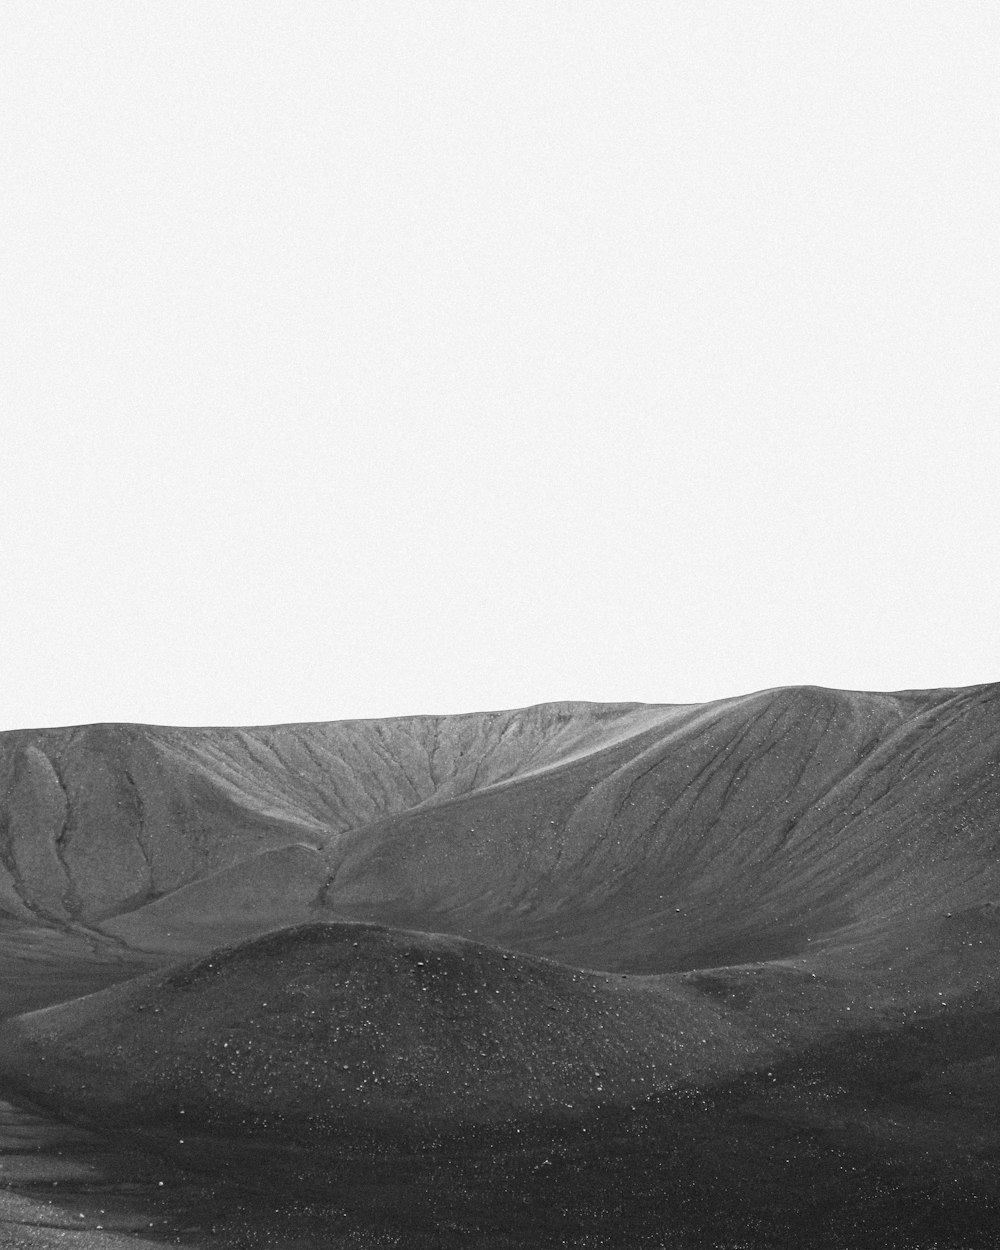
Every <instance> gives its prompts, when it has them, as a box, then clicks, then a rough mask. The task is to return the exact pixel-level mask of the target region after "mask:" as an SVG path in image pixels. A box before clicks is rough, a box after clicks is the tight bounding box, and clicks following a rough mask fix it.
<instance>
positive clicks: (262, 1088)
mask: <svg viewBox="0 0 1000 1250" xmlns="http://www.w3.org/2000/svg"><path fill="white" fill-rule="evenodd" d="M763 1045H764V1042H763V1039H762V1038H761V1037H758V1036H756V1035H755V1032H754V1030H753V1029H751V1028H748V1027H746V1026H743V1027H741V1026H740V1024H739V1023H738V1022H737V1021H736V1020H735V1019H732V1018H729V1017H728V1016H727V1014H726V1013H725V1012H724V1010H723V1008H722V1007H721V1006H720V1005H719V1003H718V1002H717V1001H716V999H715V998H714V997H712V996H706V995H704V994H702V993H700V992H699V991H698V990H697V989H695V988H694V987H692V986H688V985H684V984H682V983H680V982H678V981H676V980H674V979H666V978H656V977H654V978H631V979H630V978H629V977H626V976H618V975H613V974H603V973H584V972H581V971H578V970H575V969H570V968H566V967H564V966H562V965H560V964H556V963H552V962H550V961H548V960H540V959H534V958H530V957H527V956H523V955H517V954H515V953H513V952H509V951H499V950H496V949H493V948H491V947H487V946H483V945H480V944H479V943H474V942H469V941H465V940H463V939H459V938H453V937H446V936H442V935H436V934H426V933H414V932H402V931H398V930H395V931H394V930H389V929H385V928H383V927H381V926H374V925H363V924H317V925H307V926H303V927H300V928H293V929H284V930H281V931H279V932H277V933H274V934H271V935H269V936H267V937H263V938H257V939H256V940H254V941H251V942H248V943H245V944H243V945H241V946H238V947H235V948H231V949H227V950H223V951H220V952H217V953H216V954H214V955H212V956H209V957H208V958H206V959H202V960H199V961H197V962H194V963H190V964H185V965H182V966H179V967H177V968H174V969H172V970H170V971H169V972H165V973H154V974H152V975H147V976H144V977H140V978H139V979H137V980H133V981H130V982H128V983H127V984H125V985H119V986H114V987H112V988H110V989H107V990H103V991H101V992H99V993H95V994H91V995H89V996H87V997H84V998H80V999H77V1000H75V1001H73V1002H69V1003H65V1004H62V1005H60V1006H56V1007H49V1008H46V1009H44V1010H42V1011H37V1012H33V1013H31V1014H29V1015H25V1016H21V1017H18V1018H17V1019H15V1020H12V1021H10V1022H9V1023H7V1024H6V1026H4V1027H3V1029H2V1032H0V1069H2V1070H3V1072H4V1073H5V1074H6V1077H7V1079H8V1081H10V1082H11V1083H12V1084H14V1085H15V1086H17V1087H19V1088H21V1089H22V1090H23V1091H24V1092H26V1093H28V1094H29V1095H30V1097H31V1098H32V1099H33V1100H34V1101H35V1102H37V1103H39V1104H42V1105H45V1106H47V1107H49V1108H51V1109H53V1110H57V1111H59V1112H61V1113H64V1114H67V1115H70V1116H72V1117H75V1118H77V1119H81V1120H86V1121H88V1122H89V1123H92V1124H94V1125H96V1126H105V1127H112V1128H114V1129H115V1130H117V1131H121V1130H126V1131H128V1132H134V1133H137V1134H141V1135H147V1136H151V1137H154V1138H155V1139H156V1140H157V1141H158V1142H161V1143H162V1144H163V1145H164V1146H165V1147H167V1148H169V1149H174V1148H176V1147H178V1146H179V1145H181V1144H185V1145H189V1146H191V1145H193V1143H194V1139H195V1137H196V1136H197V1135H199V1134H209V1135H212V1134H216V1135H218V1136H220V1137H221V1136H240V1137H242V1138H244V1139H248V1138H249V1139H253V1138H257V1137H259V1138H260V1139H261V1140H262V1141H264V1140H268V1141H282V1142H286V1143H287V1142H298V1143H300V1144H301V1145H302V1146H303V1147H304V1148H305V1147H311V1146H312V1145H313V1144H315V1142H316V1141H320V1140H321V1141H322V1142H323V1143H324V1144H325V1145H326V1146H327V1147H329V1148H333V1149H336V1148H337V1147H338V1146H344V1147H346V1148H351V1147H352V1146H353V1145H355V1144H356V1142H357V1140H358V1137H359V1135H361V1136H363V1135H364V1134H365V1133H367V1132H369V1131H370V1130H372V1129H373V1128H376V1127H378V1128H379V1129H380V1130H392V1131H394V1132H397V1133H403V1134H404V1135H412V1134H413V1132H415V1131H418V1130H419V1131H420V1132H432V1131H440V1130H441V1128H442V1127H447V1126H454V1125H463V1124H481V1123H489V1122H494V1121H497V1120H510V1119H515V1118H518V1117H524V1116H529V1115H533V1114H536V1113H544V1114H555V1115H565V1114H566V1113H576V1114H578V1113H580V1112H582V1111H587V1110H589V1109H591V1108H593V1107H594V1106H600V1105H606V1104H607V1105H611V1104H615V1105H631V1104H634V1103H636V1102H637V1101H640V1100H641V1099H643V1098H644V1097H646V1096H647V1095H648V1094H650V1093H652V1092H654V1091H656V1090H660V1089H665V1088H671V1087H675V1086H678V1085H680V1084H682V1083H691V1082H693V1081H701V1082H706V1081H710V1080H716V1079H718V1078H719V1077H721V1075H722V1074H724V1073H727V1072H732V1071H733V1070H735V1069H738V1068H740V1067H742V1066H744V1065H745V1064H746V1063H747V1062H748V1060H749V1059H750V1058H751V1056H754V1055H759V1053H760V1052H761V1051H762V1049H763ZM181 1117H183V1119H181ZM178 1129H179V1130H180V1138H184V1139H186V1140H185V1141H184V1142H181V1141H180V1138H178ZM180 1153H181V1154H184V1153H185V1152H184V1151H180Z"/></svg>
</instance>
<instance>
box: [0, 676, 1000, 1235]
mask: <svg viewBox="0 0 1000 1250" xmlns="http://www.w3.org/2000/svg"><path fill="white" fill-rule="evenodd" d="M0 787H2V791H0V792H2V796H3V798H2V805H0V960H2V963H0V1012H2V1014H3V1015H4V1016H5V1017H7V1019H6V1022H5V1023H4V1024H3V1025H2V1026H0V1096H3V1097H7V1098H8V1099H12V1100H14V1101H15V1102H18V1103H20V1105H22V1106H30V1107H31V1108H33V1111H34V1113H35V1114H37V1115H47V1116H50V1117H55V1120H54V1121H53V1122H54V1123H56V1124H58V1123H64V1122H69V1123H72V1124H75V1125H80V1126H83V1127H84V1128H85V1129H86V1130H87V1131H89V1132H91V1133H95V1132H96V1133H99V1134H103V1135H104V1137H105V1139H106V1141H110V1142H112V1143H115V1144H117V1145H121V1144H123V1143H131V1147H132V1148H133V1149H135V1150H138V1151H139V1152H148V1153H149V1157H150V1159H153V1160H161V1161H163V1166H164V1167H170V1168H172V1169H174V1170H175V1171H176V1174H177V1175H180V1176H191V1177H195V1178H198V1179H197V1181H196V1182H191V1183H196V1184H197V1185H209V1186H215V1185H220V1186H222V1188H221V1189H220V1190H219V1192H218V1194H217V1195H215V1196H214V1197H213V1198H212V1199H211V1200H208V1199H206V1203H207V1205H205V1206H204V1207H203V1208H199V1209H200V1210H202V1215H203V1217H204V1218H202V1216H199V1217H198V1218H197V1219H195V1218H194V1217H192V1216H191V1215H190V1212H189V1213H188V1214H187V1215H186V1216H185V1220H186V1221H187V1224H186V1225H185V1227H188V1226H190V1229H192V1230H193V1231H189V1232H188V1233H185V1234H184V1235H185V1236H187V1237H188V1238H189V1242H184V1243H183V1244H191V1245H205V1246H211V1245H224V1244H225V1245H230V1244H231V1245H236V1246H239V1245H248V1246H250V1245H256V1244H260V1245H265V1244H266V1245H274V1246H275V1247H280V1246H288V1247H291V1246H303V1245H316V1246H337V1245H340V1244H342V1245H344V1246H347V1245H358V1246H360V1245H369V1244H370V1245H372V1246H375V1245H383V1244H385V1245H389V1244H394V1245H396V1244H398V1245H411V1244H412V1245H414V1246H425V1245H426V1246H437V1245H441V1246H448V1245H455V1246H459V1245H463V1246H464V1245H474V1244H481V1245H482V1246H484V1247H485V1246H487V1245H489V1246H491V1247H496V1246H503V1245H509V1246H512V1247H513V1246H535V1245H550V1244H551V1245H580V1246H583V1245H609V1246H616V1245H649V1246H666V1247H670V1246H678V1247H679V1246H706V1247H708V1246H713V1247H714V1246H725V1245H732V1246H736V1245H738V1244H741V1245H748V1246H754V1247H757V1246H761V1247H764V1246H772V1245H773V1246H784V1245H788V1246H792V1245H800V1244H811V1245H823V1246H828V1247H840V1246H843V1247H852V1246H855V1245H869V1244H871V1245H889V1246H891V1245H899V1246H909V1247H927V1248H928V1250H930V1248H931V1247H934V1246H938V1247H944V1246H949V1247H955V1248H956V1250H957V1248H958V1247H963V1246H967V1247H973V1246H983V1247H987V1246H995V1245H996V1244H997V1241H996V1228H997V1227H1000V1168H998V1157H997V1148H998V1145H1000V1130H998V1129H997V1127H996V1125H997V1124H998V1123H1000V1032H998V1029H997V1025H998V1024H1000V1014H998V1013H1000V992H998V988H1000V987H998V972H1000V962H998V954H1000V686H995V685H991V686H980V687H971V688H967V689H961V690H932V691H915V692H901V693H895V694H866V693H859V692H846V691H833V690H826V689H820V688H816V687H803V688H790V689H781V690H770V691H764V692H761V693H759V694H755V695H749V696H745V697H741V698H736V699H730V700H722V701H719V702H717V703H712V704H706V705H695V706H646V705H637V704H628V705H601V704H586V703H576V704H553V705H543V706H539V707H535V708H529V709H523V710H519V711H512V712H501V713H490V714H474V715H468V716H452V717H412V718H401V719H397V720H388V721H359V722H342V723H335V724H316V725H288V726H276V727H270V728H257V729H178V728H163V727H154V726H139V725H97V726H90V727H85V728H78V729H62V730H45V731H25V732H18V733H8V734H4V735H0ZM223 1172H225V1174H226V1177H225V1180H226V1184H227V1185H230V1186H231V1185H232V1184H233V1183H234V1181H235V1182H236V1183H237V1184H239V1183H242V1184H244V1185H245V1186H246V1187H247V1188H248V1189H249V1190H250V1191H254V1192H257V1193H259V1191H260V1187H261V1185H262V1184H263V1185H266V1186H267V1187H268V1191H269V1195H270V1200H271V1201H272V1203H277V1206H276V1207H275V1211H276V1212H277V1213H276V1214H272V1215H269V1216H268V1217H267V1218H265V1217H264V1215H263V1214H261V1215H260V1218H258V1219H256V1220H255V1221H253V1223H252V1231H250V1229H249V1226H248V1225H247V1224H246V1223H242V1224H240V1223H239V1221H238V1220H237V1223H235V1224H234V1223H232V1220H236V1216H235V1215H234V1214H233V1213H234V1212H236V1211H237V1210H240V1211H242V1210H244V1209H245V1208H246V1205H247V1202H248V1201H249V1200H248V1198H247V1193H246V1192H243V1193H242V1195H241V1196H235V1197H234V1196H233V1195H232V1194H231V1193H230V1192H229V1190H228V1189H226V1187H225V1185H223V1176H222V1173H223ZM171 1174H172V1175H173V1173H171ZM109 1183H110V1182H109ZM185 1183H187V1182H185ZM182 1188H183V1186H182ZM184 1192H186V1193H187V1192H188V1190H185V1191H184ZM213 1193H214V1191H213ZM186 1201H187V1200H186ZM282 1204H285V1205H284V1206H282ZM188 1206H190V1203H188ZM185 1210H187V1208H185ZM205 1212H208V1213H209V1214H205ZM227 1212H229V1215H227V1214H226V1213H227ZM158 1219H160V1216H159V1215H157V1216H156V1217H155V1219H153V1220H152V1222H151V1224H150V1226H151V1227H152V1226H157V1225H156V1220H158ZM192 1219H194V1223H191V1221H192ZM227 1220H229V1221H230V1222H229V1223H227ZM12 1227H13V1225H12ZM136 1227H145V1225H143V1224H142V1222H141V1221H139V1222H138V1223H137V1225H136ZM623 1230H627V1232H623ZM806 1230H808V1233H809V1237H810V1238H811V1240H809V1241H808V1242H803V1240H802V1238H803V1236H804V1235H805V1231H806ZM18 1235H19V1236H22V1235H23V1236H28V1234H27V1233H24V1232H23V1230H22V1232H19V1233H18ZM74 1235H75V1234H74ZM88 1235H93V1236H99V1235H103V1234H99V1233H98V1231H97V1230H92V1231H91V1233H90V1234H88ZM125 1235H126V1234H123V1233H116V1234H115V1236H118V1237H119V1238H120V1237H122V1236H125ZM136 1235H138V1234H136ZM338 1237H340V1238H342V1240H341V1241H338V1240H336V1238H338ZM352 1238H353V1240H351V1239H352ZM366 1238H367V1240H365V1239H366ZM394 1238H395V1239H396V1240H393V1239H394ZM400 1238H402V1240H400ZM991 1238H992V1240H991ZM227 1239H228V1240H227ZM255 1239H256V1240H255ZM0 1244H3V1243H2V1233H0ZM11 1244H25V1245H34V1244H43V1243H42V1242H32V1241H27V1240H26V1241H24V1242H23V1243H22V1242H13V1241H12V1242H11ZM80 1244H83V1243H80ZM88 1244H94V1245H98V1244H105V1243H101V1242H93V1243H88ZM106 1244H108V1245H112V1244H116V1245H117V1244H119V1243H118V1242H111V1241H108V1242H107V1243H106ZM136 1244H140V1243H138V1242H137V1243H136ZM175 1244H182V1243H181V1242H180V1241H178V1242H176V1243H175Z"/></svg>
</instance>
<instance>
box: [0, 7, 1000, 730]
mask: <svg viewBox="0 0 1000 1250" xmlns="http://www.w3.org/2000/svg"><path fill="white" fill-rule="evenodd" d="M0 46H2V48H3V52H2V54H0V55H2V73H0V92H2V98H0V183H2V188H0V189H2V195H0V215H2V229H0V309H2V318H3V321H2V327H0V333H2V368H0V420H2V441H0V556H2V564H0V570H2V583H0V585H2V595H0V727H2V728H17V727H22V726H38V725H51V724H72V723H81V722H89V721H110V720H138V721H152V722H159V723H173V724H212V723H214V724H226V723H244V724H246V723H266V722H276V721H295V720H326V719H339V718H344V717H359V716H385V715H403V714H409V713H416V712H457V711H474V710H482V709H487V708H501V707H513V706H520V705H523V704H528V703H536V702H542V701H547V700H554V699H589V700H612V701H618V700H622V701H631V700H639V701H643V702H694V701H701V700H707V699H714V698H721V697H725V696H729V695H735V694H740V693H744V692H747V691H751V690H755V689H760V688H763V687H770V686H778V685H786V684H793V683H811V684H818V685H825V686H840V687H849V688H856V689H882V690H886V689H888V690H892V689H900V688H906V687H923V686H945V685H964V684H971V683H975V682H985V681H992V680H998V679H1000V644H998V625H997V621H998V614H1000V590H998V585H1000V562H998V554H1000V551H998V549H1000V505H998V498H1000V489H998V478H1000V454H998V453H1000V433H998V420H1000V404H998V400H1000V353H998V347H997V343H998V341H1000V316H998V312H1000V245H998V240H1000V233H998V229H997V223H998V220H1000V76H998V73H997V66H998V65H1000V6H998V5H997V4H996V3H995V0H989V2H988V3H977V2H976V0H963V3H961V4H945V3H941V2H940V0H935V3H925V2H921V0H907V3H905V4H901V3H899V2H898V0H892V2H891V3H884V2H880V0H864V2H861V0H858V2H852V0H847V2H845V0H830V2H829V3H810V2H809V0H794V2H787V0H758V2H756V3H754V2H750V0H747V2H735V0H730V2H719V0H708V2H707V3H706V0H690V2H688V3H674V2H671V0H656V2H653V0H646V2H644V3H628V2H627V0H626V2H623V0H614V2H611V0H608V2H607V3H600V4H596V3H589V2H587V0H571V2H565V3H563V2H548V0H546V2H542V3H539V2H538V0H530V2H528V0H525V2H519V3H504V2H503V0H490V3H483V4H474V3H469V2H465V3H450V2H449V3H421V2H419V0H417V2H414V0H406V2H405V3H368V2H364V3H336V2H332V0H323V2H322V3H312V2H310V0H289V2H283V3H277V2H275V3H258V2H255V0H231V2H227V3H220V2H212V0H197V2H194V0H187V2H186V0H179V2H172V3H162V2H160V0H157V2H156V3H149V2H143V0H133V2H130V3H127V4H123V3H121V0H114V2H113V3H95V2H91V0H73V2H72V3H65V2H64V0H59V2H57V3H47V2H46V0H6V3H5V4H4V5H3V7H2V14H0Z"/></svg>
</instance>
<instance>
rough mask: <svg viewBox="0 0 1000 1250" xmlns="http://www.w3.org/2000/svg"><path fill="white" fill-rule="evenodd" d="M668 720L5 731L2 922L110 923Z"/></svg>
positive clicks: (624, 717) (0, 777)
mask: <svg viewBox="0 0 1000 1250" xmlns="http://www.w3.org/2000/svg"><path fill="white" fill-rule="evenodd" d="M672 714H673V713H672V710H671V709H657V708H647V707H643V706H641V705H636V704H627V705H624V704H623V705H603V704H588V703H567V704H549V705H543V706H540V707H535V708H527V709H521V710H518V711H511V712H498V713H483V714H472V715H468V716H445V717H409V718H401V719H396V720H385V721H344V722H334V723H330V724H310V725H281V726H273V727H267V728H257V729H178V728H161V727H156V726H146V725H92V726H86V727H82V728H74V729H53V730H31V731H18V732H12V733H4V734H0V913H6V914H7V915H10V916H15V917H18V918H21V919H32V918H36V917H42V918H48V919H51V920H54V921H57V922H58V921H66V920H68V919H83V920H91V919H94V918H99V917H102V916H107V915H111V914H114V913H116V912H120V911H123V910H127V909H131V908H134V907H137V906H139V905H141V904H142V903H143V902H144V901H145V900H147V899H152V898H157V897H159V896H161V895H163V894H166V893H168V892H170V891H172V890H175V889H177V888H178V887H180V886H182V885H185V884H187V883H189V882H191V881H194V880H196V879H198V878H199V877H201V876H204V875H206V874H209V873H213V872H216V871H217V870H219V869H221V868H225V867H227V866H229V865H232V864H234V863H236V862H238V861H240V860H244V859H248V858H249V857H251V856H253V855H256V854H258V853H259V852H261V851H267V850H270V849H274V848H277V847H281V846H284V845H288V844H291V843H308V844H312V845H314V846H318V847H319V846H325V845H328V844H330V843H331V842H332V841H335V840H336V837H337V836H338V835H339V834H341V833H342V832H343V831H345V830H348V829H352V828H356V827H359V826H362V825H365V824H368V823H370V822H371V821H373V820H378V819H381V818H384V817H385V816H387V815H391V814H394V813H398V812H401V811H405V810H407V809H410V808H414V807H419V806H421V805H424V804H428V803H431V804H432V803H436V802H442V801H445V800H448V799H450V798H453V797H454V796H456V795H459V794H464V793H467V792H468V791H470V790H473V789H476V788H478V787H481V786H487V785H490V784H493V783H495V782H497V781H501V780H504V779H507V778H510V777H514V776H517V775H519V774H521V773H524V772H527V771H530V770H531V769H533V768H538V767H546V766H548V765H550V764H552V763H554V762H556V761H558V760H560V759H562V758H566V757H568V756H571V755H573V754H574V753H578V752H581V751H584V752H585V751H587V750H592V749H594V748H595V747H598V746H600V745H601V744H602V743H604V742H606V741H613V740H615V739H616V738H618V737H620V736H623V735H625V736H628V735H629V734H632V733H635V732H637V731H639V730H641V729H642V728H643V727H644V726H645V725H647V724H650V723H657V722H659V721H661V720H662V719H663V718H664V717H669V716H671V715H672Z"/></svg>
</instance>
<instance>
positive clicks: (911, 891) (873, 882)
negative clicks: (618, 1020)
mask: <svg viewBox="0 0 1000 1250" xmlns="http://www.w3.org/2000/svg"><path fill="white" fill-rule="evenodd" d="M639 747H641V749H637V748H639ZM998 755H1000V687H996V686H988V687H977V688H972V689H969V690H965V691H958V692H936V694H935V695H928V696H926V697H922V696H903V697H894V696H881V695H863V694H854V693H846V692H836V691H827V690H819V689H813V688H801V689H789V690H780V691H770V692H764V693H762V694H760V695H756V696H750V697H748V698H746V699H740V700H733V701H730V702H727V703H724V704H714V705H709V706H708V707H706V708H704V709H701V710H700V711H699V713H698V715H696V716H693V717H690V718H688V719H686V720H685V721H684V722H683V723H681V724H679V725H677V726H675V727H674V728H672V729H665V730H664V731H662V732H659V733H657V734H655V735H653V736H652V737H651V738H650V739H648V740H646V741H645V742H644V743H639V742H637V741H632V742H629V743H627V744H622V745H620V746H618V747H615V748H612V749H609V750H608V751H606V752H604V753H602V754H601V755H600V756H594V757H590V758H588V759H587V760H585V761H579V762H578V763H569V764H566V765H564V766H561V767H558V768H554V769H552V770H551V771H550V772H548V773H546V774H545V775H541V776H535V777H531V778H526V779H523V780H521V781H518V782H516V783H512V784H508V785H500V786H496V787H493V788H492V789H488V790H484V791H482V792H479V793H477V794H474V795H470V796H468V797H467V798H465V799H463V800H461V801H458V802H453V803H449V804H447V805H444V806H441V807H438V808H436V809H434V810H427V811H423V812H412V813H409V814H408V815H407V816H406V817H405V818H397V819H395V820H388V821H385V822H383V823H382V824H381V825H378V826H374V827H370V828H368V829H365V830H363V831H360V832H358V833H356V834H353V835H351V836H350V837H349V838H348V839H347V840H346V841H345V842H344V843H343V844H342V848H341V851H340V852H339V854H338V858H340V856H342V858H340V862H339V866H338V869H337V872H336V874H335V876H334V878H333V880H332V883H331V885H330V887H329V890H328V900H329V903H330V905H331V906H333V907H335V908H336V909H337V910H338V911H339V913H340V914H342V915H349V916H354V917H357V918H375V919H380V920H383V921H386V922H389V923H395V924H401V925H408V924H409V925H414V924H419V925H420V927H422V928H430V929H439V930H443V931H447V932H454V933H463V934H468V935H474V936H476V937H477V938H479V939H481V940H484V941H493V942H498V943H502V944H505V945H511V946H515V947H517V948H519V949H522V950H528V951H533V952H535V953H539V954H544V955H547V956H550V957H553V958H556V959H560V960H564V961H566V962H568V963H572V964H575V965H578V966H583V967H595V968H605V969H617V970H632V971H642V972H662V971H671V970H682V969H687V968H694V967H705V966H713V965H719V964H730V963H744V962H748V961H754V960H761V959H773V958H786V957H789V956H795V955H812V954H814V953H816V952H817V951H819V950H821V949H823V948H825V947H827V946H830V945H831V944H837V943H843V942H846V941H851V942H855V943H856V942H861V941H867V942H869V943H871V942H876V943H877V942H879V941H882V942H888V943H890V945H891V943H892V941H893V934H894V933H900V932H902V929H903V928H904V927H905V926H906V925H907V924H908V923H911V922H913V921H916V920H919V919H923V920H925V921H926V920H927V918H929V917H932V916H937V915H939V914H940V915H941V916H944V914H945V913H946V912H948V911H953V910H955V911H957V910H960V909H962V908H969V907H974V906H977V905H980V904H984V903H987V902H989V901H990V900H991V899H994V898H996V897H998V896H1000V817H998V811H1000V771H998V768H997V758H998Z"/></svg>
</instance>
